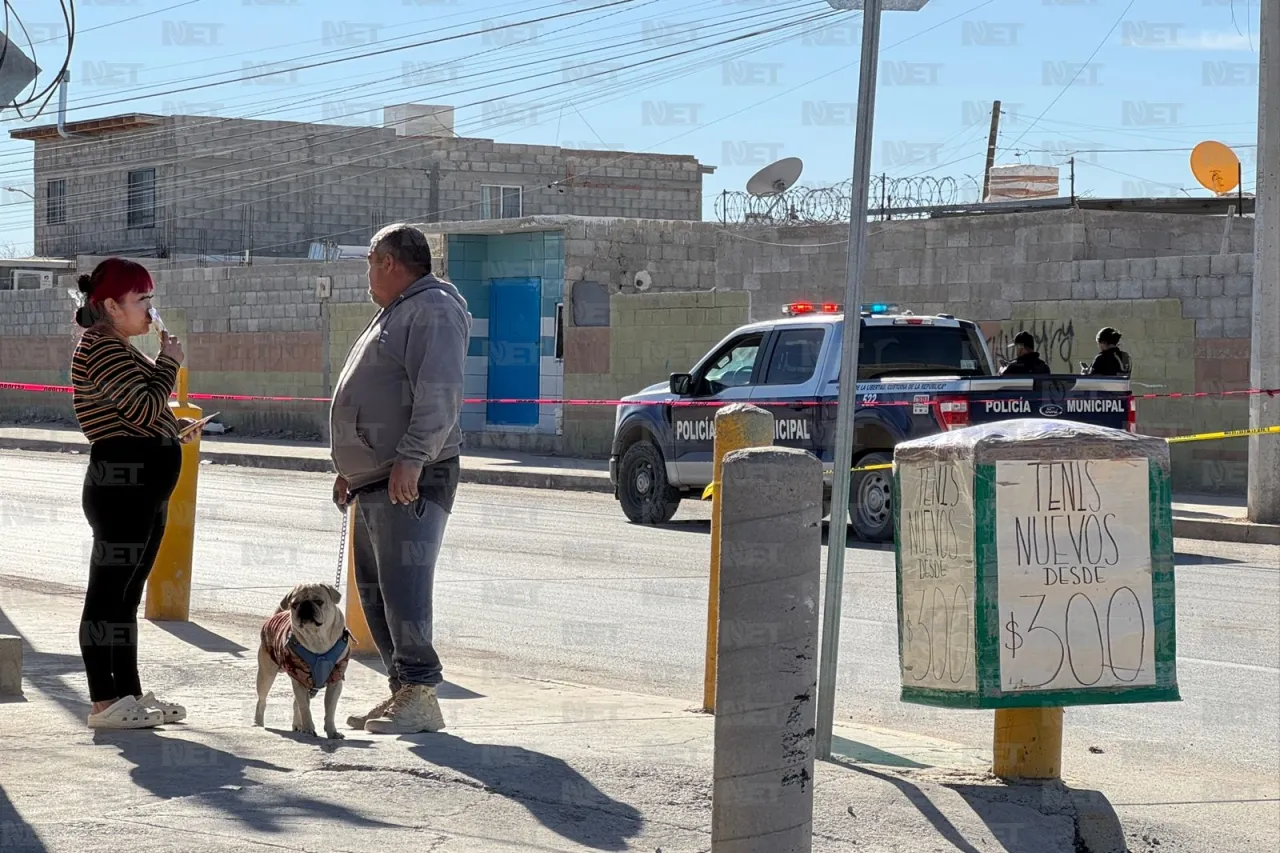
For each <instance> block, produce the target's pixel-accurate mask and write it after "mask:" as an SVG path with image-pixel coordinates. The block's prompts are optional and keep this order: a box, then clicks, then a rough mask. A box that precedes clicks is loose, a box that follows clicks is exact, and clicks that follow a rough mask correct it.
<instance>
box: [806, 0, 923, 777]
mask: <svg viewBox="0 0 1280 853" xmlns="http://www.w3.org/2000/svg"><path fill="white" fill-rule="evenodd" d="M928 2H929V0H827V4H828V5H829V6H831V8H833V9H837V10H842V11H843V10H853V9H861V10H862V57H861V60H860V62H859V69H858V114H857V126H856V128H855V130H854V141H853V187H852V190H851V192H852V195H853V197H852V198H851V199H850V200H849V202H850V204H849V207H850V210H849V260H848V266H847V270H846V279H845V295H844V324H843V327H844V332H843V336H842V340H841V350H840V390H839V397H838V398H837V403H836V446H835V454H834V457H835V459H834V470H833V472H832V482H831V522H830V536H829V537H828V542H827V583H826V591H825V593H824V596H823V612H822V647H821V650H820V652H819V654H820V657H819V658H818V700H817V701H818V706H817V717H818V718H817V731H816V732H815V734H816V737H815V743H814V746H815V757H816V758H817V759H819V760H821V761H826V760H829V759H830V758H831V729H832V727H833V725H834V723H835V707H836V694H835V688H836V667H837V665H838V664H839V657H840V656H839V651H840V605H841V604H842V598H843V595H844V555H845V537H846V533H845V531H846V530H847V528H846V523H847V521H846V520H847V518H848V513H849V509H848V507H849V482H850V479H851V477H852V474H851V473H850V469H851V468H853V414H854V404H855V396H856V394H857V388H858V385H857V383H858V340H859V337H860V333H861V331H862V312H861V304H862V277H863V271H864V270H865V269H866V254H867V194H868V192H869V191H870V187H871V137H872V125H873V119H874V117H875V101H876V65H877V63H878V61H879V54H880V13H881V11H882V10H889V11H901V12H916V11H919V10H920V9H922V8H924V6H925V4H926V3H928Z"/></svg>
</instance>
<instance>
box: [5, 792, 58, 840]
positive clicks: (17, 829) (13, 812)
mask: <svg viewBox="0 0 1280 853" xmlns="http://www.w3.org/2000/svg"><path fill="white" fill-rule="evenodd" d="M48 849H49V848H48V847H45V846H44V842H43V841H41V840H40V836H39V835H37V834H36V831H35V829H34V828H33V827H32V826H31V824H29V823H27V822H26V821H25V820H23V819H22V815H20V814H18V810H17V809H16V808H14V806H13V803H11V802H10V801H9V797H8V795H7V794H5V792H4V788H3V787H0V850H4V851H6V853H7V851H10V850H14V851H21V853H44V851H46V850H48Z"/></svg>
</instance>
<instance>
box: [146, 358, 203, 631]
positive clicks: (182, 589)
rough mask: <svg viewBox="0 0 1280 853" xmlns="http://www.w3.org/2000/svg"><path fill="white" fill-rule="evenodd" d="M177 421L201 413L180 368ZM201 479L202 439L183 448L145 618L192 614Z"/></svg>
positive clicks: (167, 619) (173, 618) (179, 619)
mask: <svg viewBox="0 0 1280 853" xmlns="http://www.w3.org/2000/svg"><path fill="white" fill-rule="evenodd" d="M169 408H170V409H171V410H172V411H173V415H174V417H176V418H195V419H196V420H199V419H200V418H201V417H202V415H201V410H200V407H199V406H196V405H193V404H192V403H191V402H190V401H188V400H187V369H186V368H185V367H180V368H178V399H177V400H176V401H175V400H171V401H169ZM199 478H200V436H198V435H197V436H196V437H195V438H193V439H191V442H190V443H189V444H185V445H183V446H182V473H181V474H179V475H178V485H177V486H175V487H174V489H173V496H172V497H170V498H169V517H168V521H167V523H166V524H165V529H164V538H163V539H162V540H160V551H159V553H157V554H156V561H155V565H154V566H152V569H151V575H150V576H149V577H148V578H147V607H146V611H145V616H146V618H147V619H151V620H153V621H157V622H187V621H190V615H191V564H192V560H193V557H194V552H195V540H196V484H197V481H198V480H199Z"/></svg>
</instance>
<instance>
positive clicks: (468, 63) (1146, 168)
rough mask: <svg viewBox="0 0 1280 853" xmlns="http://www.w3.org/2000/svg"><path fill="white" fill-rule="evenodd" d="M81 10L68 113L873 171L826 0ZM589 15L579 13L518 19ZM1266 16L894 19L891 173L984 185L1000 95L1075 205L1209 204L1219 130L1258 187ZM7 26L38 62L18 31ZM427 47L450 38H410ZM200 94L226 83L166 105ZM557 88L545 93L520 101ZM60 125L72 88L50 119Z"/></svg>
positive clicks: (406, 0)
mask: <svg viewBox="0 0 1280 853" xmlns="http://www.w3.org/2000/svg"><path fill="white" fill-rule="evenodd" d="M610 2H612V3H615V4H616V5H613V6H609V7H607V8H597V9H595V10H593V11H586V10H588V9H589V8H590V7H593V6H597V7H600V6H604V5H605V4H606V3H610ZM75 5H76V9H77V21H76V29H77V36H76V41H75V47H74V51H73V55H72V58H71V66H70V67H71V74H72V83H71V86H70V90H69V106H70V114H69V120H71V121H78V120H84V119H89V118H95V117H100V116H107V115H114V114H118V113H125V112H154V113H197V114H208V115H215V116H223V117H253V118H270V119H277V120H291V121H311V122H316V121H319V122H325V123H330V124H356V125H359V124H378V123H380V121H381V107H382V106H384V105H387V104H396V103H404V102H418V103H432V104H448V105H453V106H455V107H456V108H457V112H456V119H455V121H456V126H457V130H458V132H459V134H460V135H463V136H480V137H487V138H493V139H498V140H500V141H504V142H528V143H540V144H552V145H563V146H572V147H597V148H598V147H604V146H605V145H608V146H610V147H613V146H617V147H619V148H621V149H623V150H630V151H655V152H663V153H672V154H677V153H688V154H694V155H696V156H697V157H698V158H699V159H700V160H702V161H703V162H704V163H707V164H710V165H714V166H717V167H718V168H717V171H716V174H714V175H712V176H710V177H709V179H708V180H707V183H706V189H707V193H706V196H707V209H706V214H705V215H706V217H707V218H711V217H712V216H713V215H714V211H713V207H712V204H713V199H714V196H715V194H716V193H718V192H719V191H720V190H722V189H730V190H739V189H742V188H743V187H744V186H745V183H746V181H747V179H748V178H749V177H750V176H751V174H752V173H754V172H755V171H756V169H757V168H758V167H759V165H761V164H763V163H765V162H767V161H768V160H770V159H772V158H776V157H787V156H796V157H800V158H802V159H803V160H804V162H805V170H804V174H803V176H802V178H801V181H802V183H806V184H810V185H823V184H828V183H834V182H838V181H841V180H844V179H846V178H847V177H848V175H849V173H850V168H851V158H852V143H853V124H852V121H853V101H854V100H855V99H856V94H857V75H858V64H857V61H858V41H859V38H860V33H861V18H860V15H859V13H856V12H842V13H838V14H836V13H830V14H831V15H832V17H830V18H829V19H827V20H825V21H824V22H819V21H816V20H812V19H813V18H814V16H817V15H823V14H828V13H829V6H828V5H827V3H826V2H825V0H630V2H620V0H522V2H519V3H517V2H512V0H364V2H361V3H351V2H339V0H193V1H192V2H187V3H182V2H180V0H77V2H76V4H75ZM1130 6H1131V8H1129V7H1130ZM15 8H16V9H17V11H18V13H19V14H20V15H21V17H22V22H23V23H24V24H25V25H26V27H27V31H28V33H29V34H30V37H31V39H32V40H34V41H37V42H43V43H40V44H37V45H36V46H35V54H36V59H37V61H38V62H39V64H40V65H41V66H42V68H44V71H43V73H42V74H41V76H40V78H39V85H40V86H41V87H43V86H44V85H45V84H46V83H47V82H48V81H49V80H51V79H52V75H54V74H56V72H57V69H58V68H59V67H60V65H61V63H62V59H63V56H64V54H65V50H66V40H65V30H64V29H63V25H62V23H61V12H60V4H59V3H58V2H57V0H23V2H18V3H16V4H15ZM568 12H578V14H573V15H570V16H567V17H560V18H557V19H555V20H546V21H543V22H541V23H536V24H530V25H527V26H524V27H520V28H514V29H507V30H496V29H495V28H496V27H499V26H501V25H503V24H508V25H509V24H516V23H519V22H521V21H530V20H532V19H536V18H541V17H546V16H550V15H564V14H565V13H568ZM137 16H143V17H137ZM129 18H134V20H128V21H124V22H123V23H117V22H120V21H122V20H123V19H129ZM806 18H809V19H811V20H810V21H809V22H808V23H806V24H803V26H802V27H801V26H797V27H793V28H791V29H786V28H783V24H784V23H785V22H788V21H793V22H799V21H802V20H803V19H806ZM1257 18H1258V3H1257V2H1256V0H1234V2H1233V0H1134V2H1132V3H1130V2H1129V0H985V2H984V0H932V1H931V2H930V3H929V5H928V6H926V7H925V9H924V10H923V11H921V12H916V13H905V12H895V13H886V15H885V18H884V25H883V28H882V48H881V66H880V85H879V92H878V103H877V115H876V128H875V131H876V132H875V146H874V161H873V163H872V168H873V171H874V172H875V173H877V174H881V173H885V174H888V175H891V176H898V177H902V176H913V175H932V176H934V177H938V178H943V177H951V178H954V179H956V180H957V181H960V180H963V179H964V178H965V177H966V176H978V175H980V174H981V170H982V163H983V158H984V156H985V152H986V139H987V133H988V129H989V121H990V109H991V102H992V100H994V99H1000V100H1001V101H1002V102H1003V103H1004V113H1005V114H1004V117H1003V119H1002V130H1001V134H1000V142H999V145H1000V150H999V155H998V157H997V162H998V163H1002V164H1003V163H1016V162H1023V163H1041V164H1044V163H1052V164H1065V162H1066V159H1067V157H1068V156H1070V152H1071V151H1073V150H1075V151H1080V152H1081V153H1077V154H1076V163H1077V167H1076V175H1077V177H1076V189H1077V192H1078V193H1081V194H1086V193H1088V194H1092V195H1094V196H1135V195H1170V194H1181V193H1182V191H1183V190H1185V192H1186V193H1187V194H1190V195H1197V196H1203V195H1208V194H1209V193H1208V192H1207V191H1206V190H1204V189H1202V188H1200V187H1199V186H1198V184H1197V183H1196V181H1195V179H1194V178H1193V176H1192V174H1191V172H1190V169H1189V166H1188V157H1189V154H1190V149H1191V148H1192V147H1193V146H1194V145H1195V144H1196V143H1198V142H1200V141H1202V140H1206V139H1215V140H1218V141H1221V142H1225V143H1227V144H1229V145H1232V146H1237V147H1236V151H1237V153H1238V154H1239V155H1240V158H1241V160H1242V161H1243V163H1244V170H1245V181H1244V183H1245V189H1246V191H1248V190H1251V189H1252V187H1253V184H1254V181H1255V178H1256V175H1255V174H1254V173H1255V172H1256V160H1255V157H1254V152H1255V148H1254V147H1252V146H1253V145H1255V144H1256V142H1257V97H1258V92H1257V63H1258V52H1257V48H1258V44H1257ZM482 30H488V32H487V33H481V34H473V33H479V31H482ZM752 32H757V33H759V34H757V35H754V36H751V37H750V38H747V39H740V40H738V41H734V42H731V43H722V44H717V43H718V42H726V40H728V39H733V38H735V37H741V36H743V35H745V34H748V33H752ZM9 35H10V37H11V38H12V39H13V40H14V41H15V42H16V43H17V44H18V46H19V47H22V48H23V49H24V50H26V51H28V52H30V48H28V47H27V39H26V37H24V36H23V35H22V33H21V32H20V31H18V28H17V26H16V24H14V23H13V22H12V21H11V22H10V32H9ZM441 39H449V40H446V41H440V40H441ZM428 40H435V41H436V43H434V44H428V45H422V46H417V47H412V48H406V49H401V50H391V49H393V48H401V47H403V46H406V45H411V44H414V43H416V42H423V41H428ZM379 50H381V51H390V52H385V53H383V54H382V55H378V56H369V57H363V58H352V59H350V60H349V61H344V62H338V63H335V64H331V65H328V66H325V67H316V68H306V69H300V70H296V71H286V72H284V73H281V74H279V75H278V76H276V77H271V78H262V79H260V80H257V81H246V80H244V79H242V77H243V75H245V74H254V73H263V71H262V70H260V69H258V68H257V66H259V65H260V64H262V63H280V66H279V67H281V68H285V69H288V68H289V67H290V66H297V65H302V64H309V63H315V62H323V61H326V60H333V59H341V58H345V57H355V56H357V55H358V54H361V53H368V52H370V51H379ZM672 54H680V55H677V56H671V55H672ZM662 57H667V58H662ZM246 64H248V65H249V66H252V67H253V68H252V69H251V70H249V71H246V70H245V69H246ZM566 66H568V67H567V68H566ZM587 75H594V76H587ZM1073 77H1075V81H1074V83H1071V80H1072V78H1073ZM209 83H216V84H217V85H213V86H209V85H208V84H209ZM1069 83H1070V85H1068V84H1069ZM193 86H202V87H204V88H200V89H197V90H194V91H183V92H173V93H163V92H164V91H165V90H170V89H173V90H178V89H184V88H190V87H193ZM535 87H546V88H543V89H541V90H540V91H532V92H527V93H525V94H521V92H522V91H524V90H530V89H534V88H535ZM482 101H488V102H489V103H487V104H483V103H480V102H482ZM109 102H115V103H109ZM1046 109H1047V110H1048V111H1047V112H1045V110H1046ZM1042 113H1043V118H1039V120H1038V122H1036V119H1037V118H1038V117H1039V116H1041V114H1042ZM56 117H57V98H56V97H55V98H53V100H51V102H50V103H49V106H48V107H47V108H46V110H45V112H44V114H43V115H41V116H39V117H38V118H36V119H35V121H34V123H35V124H45V123H53V122H54V121H56ZM4 118H5V119H6V121H5V122H4V130H5V135H4V137H3V138H2V139H0V185H3V186H11V187H18V188H21V189H25V190H27V191H29V192H30V191H33V190H34V189H35V188H33V187H32V183H31V182H32V171H31V151H32V144H31V143H29V142H22V141H18V140H11V139H9V138H8V131H9V130H12V129H14V128H16V127H20V126H23V125H25V124H27V122H25V121H24V120H22V119H19V118H17V117H16V116H15V115H14V113H13V111H12V110H6V111H5V112H4ZM1033 122H1035V123H1034V124H1033ZM1245 146H1250V147H1245ZM1087 149H1126V150H1125V151H1115V150H1108V151H1104V152H1089V151H1087ZM1131 149H1179V150H1174V151H1134V150H1131ZM355 153H358V152H356V151H353V154H355ZM1062 189H1063V193H1064V194H1065V193H1066V192H1067V190H1068V181H1067V169H1066V167H1065V165H1064V168H1063V174H1062ZM0 205H3V207H0V246H13V247H14V248H16V250H17V251H18V252H20V253H25V252H27V251H29V250H30V249H31V238H32V228H31V205H30V203H29V202H28V200H27V198H26V196H25V195H23V194H21V193H18V192H13V191H8V190H0ZM69 213H70V214H71V215H72V216H74V210H69ZM317 236H319V235H317Z"/></svg>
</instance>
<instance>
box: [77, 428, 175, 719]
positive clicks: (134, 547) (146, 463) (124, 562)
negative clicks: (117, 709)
mask: <svg viewBox="0 0 1280 853" xmlns="http://www.w3.org/2000/svg"><path fill="white" fill-rule="evenodd" d="M181 470H182V448H181V446H180V445H179V444H178V443H177V442H176V441H175V440H173V439H171V438H170V439H165V438H109V439H105V440H103V441H99V442H96V443H95V444H94V445H93V446H92V448H91V450H90V453H89V470H88V471H87V472H86V473H85V478H84V491H83V493H82V497H81V504H82V506H83V507H84V515H85V518H86V519H88V521H89V526H90V527H91V528H92V529H93V554H92V556H91V557H90V559H89V588H88V590H87V591H86V592H85V599H84V612H83V613H82V614H81V617H80V654H81V657H83V658H84V668H85V674H86V675H87V676H88V681H89V699H90V700H91V701H93V702H103V701H114V700H116V699H120V698H123V697H125V696H129V695H133V696H138V695H141V694H142V687H141V684H140V681H139V677H138V607H139V606H140V605H141V604H142V590H143V587H144V586H146V583H147V576H148V575H149V574H150V573H151V567H152V565H153V564H154V563H155V559H156V553H157V552H158V551H159V550H160V540H161V539H163V538H164V527H165V522H166V521H167V519H168V513H169V496H170V495H171V494H172V493H173V489H174V487H175V486H176V485H177V484H178V474H179V473H180V472H181Z"/></svg>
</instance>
